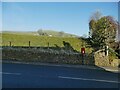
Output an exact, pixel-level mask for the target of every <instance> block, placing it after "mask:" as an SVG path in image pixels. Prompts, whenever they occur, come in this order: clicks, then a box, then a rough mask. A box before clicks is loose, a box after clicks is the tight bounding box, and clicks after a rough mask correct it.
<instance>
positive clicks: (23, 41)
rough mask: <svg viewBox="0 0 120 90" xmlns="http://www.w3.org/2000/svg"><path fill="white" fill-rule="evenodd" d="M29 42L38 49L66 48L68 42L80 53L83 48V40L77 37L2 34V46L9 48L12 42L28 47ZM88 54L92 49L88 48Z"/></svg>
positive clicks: (13, 44) (15, 44)
mask: <svg viewBox="0 0 120 90" xmlns="http://www.w3.org/2000/svg"><path fill="white" fill-rule="evenodd" d="M29 41H30V42H31V46H35V47H36V46H37V47H48V43H49V47H56V46H58V47H64V45H63V41H65V42H68V43H69V44H70V45H71V46H72V47H73V48H74V49H75V50H77V51H80V50H81V47H82V40H81V39H78V38H76V37H49V36H39V35H33V34H25V33H24V34H22V33H19V34H15V33H8V32H7V33H5V32H4V33H2V42H1V43H0V45H1V46H9V45H10V43H9V42H11V44H12V46H28V45H29ZM86 52H89V53H90V52H91V48H86Z"/></svg>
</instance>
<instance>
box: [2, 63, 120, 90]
mask: <svg viewBox="0 0 120 90" xmlns="http://www.w3.org/2000/svg"><path fill="white" fill-rule="evenodd" d="M0 73H2V87H3V88H118V84H120V82H119V81H118V74H116V73H112V72H106V71H103V70H96V69H85V68H74V67H63V66H47V65H31V64H7V63H6V64H3V65H2V72H0Z"/></svg>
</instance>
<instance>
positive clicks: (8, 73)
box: [0, 72, 21, 75]
mask: <svg viewBox="0 0 120 90" xmlns="http://www.w3.org/2000/svg"><path fill="white" fill-rule="evenodd" d="M0 74H7V75H21V73H9V72H0Z"/></svg>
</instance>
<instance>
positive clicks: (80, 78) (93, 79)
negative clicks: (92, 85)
mask: <svg viewBox="0 0 120 90" xmlns="http://www.w3.org/2000/svg"><path fill="white" fill-rule="evenodd" d="M58 78H64V79H75V80H86V81H98V82H109V83H120V82H118V81H109V80H99V79H87V78H76V77H63V76H58Z"/></svg>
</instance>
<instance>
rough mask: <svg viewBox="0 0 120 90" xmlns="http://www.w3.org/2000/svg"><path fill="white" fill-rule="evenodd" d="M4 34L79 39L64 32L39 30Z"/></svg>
mask: <svg viewBox="0 0 120 90" xmlns="http://www.w3.org/2000/svg"><path fill="white" fill-rule="evenodd" d="M2 33H9V34H19V35H21V34H22V35H23V34H24V35H36V36H50V37H79V36H77V35H74V34H70V33H65V32H63V31H54V30H41V29H40V30H38V31H2Z"/></svg>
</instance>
